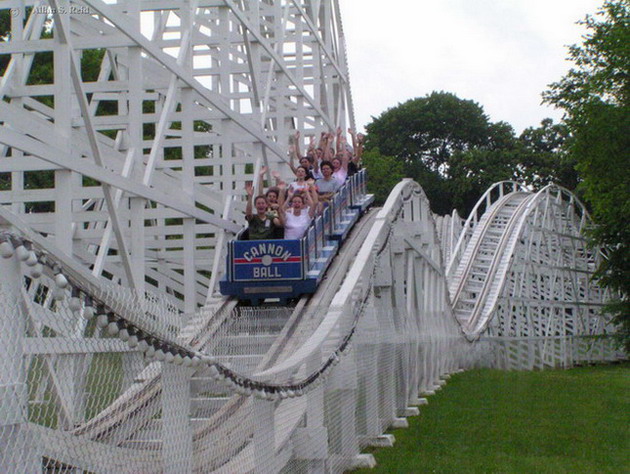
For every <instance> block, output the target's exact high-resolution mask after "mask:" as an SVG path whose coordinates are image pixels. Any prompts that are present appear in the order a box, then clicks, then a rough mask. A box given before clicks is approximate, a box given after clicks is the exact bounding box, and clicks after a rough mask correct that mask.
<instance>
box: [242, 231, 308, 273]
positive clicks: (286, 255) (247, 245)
mask: <svg viewBox="0 0 630 474" xmlns="http://www.w3.org/2000/svg"><path fill="white" fill-rule="evenodd" d="M232 258H233V259H232V264H233V267H232V271H233V275H234V281H253V280H256V281H261V280H262V281H274V280H300V279H302V278H303V277H304V273H303V272H304V270H303V252H302V243H301V242H300V241H299V240H255V241H247V240H237V241H234V242H233V247H232Z"/></svg>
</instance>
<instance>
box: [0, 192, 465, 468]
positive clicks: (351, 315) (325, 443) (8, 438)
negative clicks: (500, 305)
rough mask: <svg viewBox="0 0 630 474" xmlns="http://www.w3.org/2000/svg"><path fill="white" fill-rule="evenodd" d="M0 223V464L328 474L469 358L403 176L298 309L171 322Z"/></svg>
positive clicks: (379, 439) (223, 308)
mask: <svg viewBox="0 0 630 474" xmlns="http://www.w3.org/2000/svg"><path fill="white" fill-rule="evenodd" d="M0 214H1V217H2V223H3V226H2V229H3V232H4V233H3V234H2V238H1V239H0V240H3V244H1V246H0V251H2V255H3V258H1V259H0V264H1V265H2V271H3V273H6V274H9V273H11V274H13V275H15V276H16V278H12V279H9V280H3V281H2V282H0V290H1V293H2V297H1V298H0V303H1V304H2V307H1V308H0V309H1V310H2V314H3V315H4V316H5V317H4V318H3V320H2V321H3V323H2V329H3V330H2V331H1V334H2V337H3V341H2V343H3V346H2V347H3V353H6V354H5V357H3V359H2V363H0V368H1V369H2V370H1V372H0V374H1V375H2V385H1V387H0V395H1V396H2V406H3V408H4V409H5V410H6V411H4V412H3V417H2V419H1V421H2V424H1V425H0V438H2V443H0V446H2V448H0V466H2V468H3V469H9V470H26V471H35V470H38V469H39V468H40V467H39V466H43V467H44V468H47V469H54V468H61V467H64V466H65V467H70V466H72V467H75V468H79V469H86V470H90V471H94V472H111V471H114V470H116V471H120V472H161V471H166V472H192V471H195V472H212V471H217V472H253V471H255V472H265V473H267V472H279V471H281V470H283V469H286V470H289V471H290V472H301V471H308V470H319V471H321V470H326V471H330V472H342V471H343V470H345V469H348V468H351V467H353V466H356V465H361V464H369V463H370V462H372V460H371V457H370V456H366V455H361V454H360V450H361V449H362V448H365V447H367V446H371V445H381V446H384V445H391V443H392V438H391V436H387V435H382V433H383V432H384V430H385V429H387V428H388V427H390V426H405V425H406V421H405V419H404V417H405V416H409V415H413V414H417V409H416V408H415V405H419V404H422V403H426V401H425V399H422V398H420V397H419V395H420V394H431V393H433V391H434V390H436V389H437V388H439V387H440V386H441V385H442V384H443V383H444V380H443V379H444V377H447V376H448V374H449V373H451V372H453V371H456V370H459V369H461V368H464V367H467V366H469V365H470V364H471V363H472V361H473V359H474V358H475V356H474V355H473V354H474V351H472V350H470V345H469V343H468V342H467V341H466V340H465V338H464V337H463V334H462V332H461V329H460V328H459V326H458V324H457V322H456V320H455V318H454V317H453V316H452V313H451V309H450V304H449V300H448V293H447V285H446V280H445V278H444V273H443V270H442V267H443V265H442V261H441V252H440V245H439V242H438V240H437V233H436V229H435V226H434V224H433V220H432V217H431V213H430V210H429V206H428V203H427V201H426V197H425V196H424V194H423V193H422V191H421V189H420V187H419V186H418V185H417V184H416V183H413V182H412V181H404V182H402V183H400V184H399V185H398V186H397V187H396V189H395V190H394V191H393V193H392V195H391V196H390V198H389V200H388V202H387V204H386V206H385V207H384V208H383V209H382V210H381V211H379V212H378V213H377V212H371V213H370V214H369V215H368V216H366V217H365V218H364V219H363V220H362V221H361V222H360V223H359V224H357V227H356V228H355V230H354V231H353V234H352V236H351V238H350V240H349V241H348V242H347V243H346V245H345V246H344V248H343V250H342V252H341V253H340V255H339V256H338V257H337V259H336V260H335V264H334V266H333V267H332V268H331V269H329V272H328V278H327V280H326V282H325V283H324V286H323V287H322V289H321V291H319V292H318V293H317V294H315V295H314V296H313V297H312V298H311V299H310V300H307V299H303V300H302V301H300V302H299V303H298V304H297V305H296V306H295V307H294V308H269V309H265V308H258V309H256V308H251V309H247V308H235V304H234V303H235V302H233V301H231V300H224V301H222V302H217V303H216V304H215V305H213V306H207V307H206V308H205V309H204V310H202V311H199V312H197V313H196V314H195V316H194V317H193V318H191V320H190V321H189V322H188V323H187V324H185V325H184V326H182V325H181V320H180V319H178V318H177V311H176V310H175V308H174V307H172V306H169V305H168V304H167V302H166V301H160V300H159V299H157V300H154V301H147V300H145V299H144V298H142V297H138V296H137V293H133V292H131V291H130V290H127V291H123V290H122V289H121V288H120V287H114V286H112V285H111V284H109V285H106V284H104V283H102V282H101V281H99V280H98V279H96V278H95V277H93V276H91V275H90V274H89V272H87V271H86V269H85V268H83V267H82V266H81V265H79V264H77V263H76V262H74V260H73V259H72V258H70V256H67V255H65V254H64V253H63V252H62V251H61V250H60V249H59V248H58V247H56V246H55V245H54V244H52V242H51V240H50V239H45V238H43V237H41V236H39V235H38V234H36V233H34V232H32V231H31V230H29V228H28V225H27V224H26V223H24V222H23V221H21V219H20V218H19V217H17V216H15V215H13V214H11V213H9V212H7V211H5V210H2V209H0ZM7 239H8V240H7ZM9 247H12V248H14V250H12V251H7V249H8V248H9ZM37 261H39V262H40V263H36V262H37ZM42 263H43V266H42V268H39V269H38V265H42ZM40 274H41V275H40ZM22 275H23V276H22ZM59 275H64V278H62V280H63V279H65V280H67V281H68V282H69V284H68V285H67V286H66V285H65V284H64V285H63V286H64V288H63V289H62V288H61V286H60V278H61V277H60V276H59ZM63 295H65V296H66V298H63V299H60V298H61V296H63ZM77 296H78V297H80V298H82V299H84V301H85V303H80V302H79V301H78V300H75V298H76V297H77ZM88 298H89V304H91V305H93V307H95V308H96V312H97V313H98V314H100V316H98V317H96V319H91V318H90V315H89V314H87V311H88V309H89V307H88ZM77 303H79V304H77ZM86 318H87V319H86ZM112 329H114V330H112ZM123 333H124V334H123ZM134 338H135V339H134ZM121 339H122V340H121ZM158 352H161V356H160V355H159V354H158ZM165 353H166V354H167V357H164V354H165ZM169 354H170V357H168V355H169ZM173 355H174V357H173ZM178 358H179V359H178ZM169 362H170V363H169Z"/></svg>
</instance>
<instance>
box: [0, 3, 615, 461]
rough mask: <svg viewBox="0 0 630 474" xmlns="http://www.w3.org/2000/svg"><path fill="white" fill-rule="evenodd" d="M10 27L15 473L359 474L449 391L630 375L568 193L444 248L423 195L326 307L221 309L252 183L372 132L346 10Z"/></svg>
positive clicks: (31, 15)
mask: <svg viewBox="0 0 630 474" xmlns="http://www.w3.org/2000/svg"><path fill="white" fill-rule="evenodd" d="M25 4H28V7H27V8H25V7H24V5H25ZM31 5H32V8H31ZM0 13H2V14H4V15H6V18H10V21H9V23H10V25H11V34H10V35H9V37H7V38H8V41H3V42H2V43H0V45H1V51H0V52H1V53H2V54H3V55H6V56H3V57H6V58H8V62H7V63H6V68H5V70H4V71H3V76H2V80H1V82H0V99H2V100H0V200H1V202H2V203H3V204H2V206H0V354H1V355H2V357H0V471H2V472H39V471H42V470H45V471H50V472H53V471H54V472H56V471H60V472H61V471H65V470H68V471H69V470H83V471H89V472H118V473H125V472H129V473H139V472H142V473H145V472H146V473H148V472H151V473H154V472H177V473H180V472H200V473H206V472H224V473H234V472H261V473H270V472H312V471H315V472H343V471H344V470H347V469H350V468H353V467H356V466H361V465H363V466H369V465H371V464H373V458H371V456H370V455H365V454H361V451H362V450H363V449H364V448H366V447H369V446H386V445H391V443H392V437H391V436H388V435H384V434H383V433H384V432H385V431H386V430H387V429H388V428H389V427H392V426H396V427H402V426H405V425H406V417H407V416H413V415H415V414H417V413H418V408H417V406H419V405H422V404H424V403H426V402H427V400H426V398H424V397H425V396H427V395H431V394H433V393H435V391H436V390H439V388H440V387H441V386H442V385H444V383H446V380H447V379H448V377H449V374H451V373H453V372H456V371H459V370H464V369H467V368H470V367H473V366H481V365H484V366H494V367H497V366H498V367H506V368H517V369H529V368H543V367H551V366H553V367H555V366H570V365H572V364H575V363H581V362H593V361H606V360H615V359H617V358H619V357H621V355H620V354H618V353H617V352H615V350H614V347H613V344H612V339H611V338H610V337H609V336H610V334H611V332H612V328H611V327H610V324H609V321H608V320H607V319H606V317H605V316H602V315H600V309H601V306H602V305H603V304H604V303H605V302H606V301H607V300H608V298H609V297H610V296H611V295H609V294H608V293H607V292H606V291H605V290H602V289H601V288H599V287H597V285H595V284H594V283H593V281H592V280H591V276H592V274H593V272H594V270H595V268H596V267H597V265H598V262H599V261H600V259H601V258H603V257H602V255H601V254H600V253H599V252H597V251H595V250H590V249H589V248H588V247H587V246H586V241H585V239H584V237H583V236H582V230H583V229H584V227H585V226H586V225H588V216H587V215H586V212H585V211H584V208H583V206H582V205H581V204H580V203H579V202H578V201H577V200H576V199H575V198H574V197H573V196H572V195H571V194H570V193H568V192H566V191H565V190H563V189H561V188H558V187H555V186H549V187H547V188H544V189H543V190H541V191H539V192H538V193H533V192H531V191H530V190H528V189H525V188H524V187H522V186H521V185H519V184H518V183H507V182H506V183H497V184H496V185H494V186H492V187H491V188H490V189H489V190H488V191H487V192H486V194H484V196H483V197H482V199H481V200H480V201H479V203H478V204H477V206H475V209H474V210H473V212H472V213H471V215H470V217H468V219H466V220H465V221H464V222H462V220H461V219H459V218H458V217H457V215H456V214H453V215H452V216H450V217H449V218H448V219H447V218H439V219H437V224H438V225H437V226H436V220H435V218H434V216H433V215H432V214H431V212H430V208H429V203H428V202H427V199H426V196H425V195H424V192H423V191H422V189H421V188H420V186H419V185H418V184H417V183H414V182H413V181H411V180H404V181H403V182H401V183H399V184H398V185H397V186H396V187H395V189H394V190H393V191H392V193H391V195H390V196H389V198H388V200H387V202H386V204H385V205H384V207H383V208H382V209H378V210H376V209H375V210H371V211H369V212H367V213H366V214H365V215H364V217H363V218H362V219H361V220H359V221H358V222H357V223H356V224H355V226H354V228H353V229H352V231H351V233H350V234H349V235H348V237H347V240H346V242H345V243H344V245H343V246H342V247H341V249H340V252H339V254H338V255H336V256H335V258H334V259H333V260H332V262H331V264H330V266H329V267H328V269H327V271H326V274H325V276H324V277H323V278H322V280H321V283H320V286H319V287H318V290H317V292H316V293H315V294H314V295H313V296H311V297H308V298H307V297H303V298H301V299H299V300H298V301H297V302H294V303H292V304H290V305H286V306H278V305H275V306H274V305H263V306H260V307H247V306H243V305H240V304H239V303H238V302H237V301H236V300H234V299H229V298H220V297H218V296H217V295H216V293H215V288H216V284H217V281H218V277H219V276H220V273H221V269H222V265H223V262H224V258H223V254H222V253H221V252H222V250H223V249H224V248H225V246H226V245H225V244H226V242H227V240H229V238H230V236H231V235H233V234H234V233H235V232H237V231H238V230H240V224H241V223H242V214H243V210H244V209H245V204H244V201H243V200H242V196H241V195H242V194H243V193H242V192H241V190H242V189H243V187H244V185H245V183H246V182H249V181H252V180H254V178H255V177H256V176H258V175H259V174H261V173H260V172H261V170H264V169H265V168H263V167H265V166H266V167H267V168H268V169H267V175H269V170H270V169H274V170H279V171H280V172H281V174H284V175H285V177H287V175H288V171H287V169H288V167H287V166H285V165H286V154H285V152H284V150H283V149H282V147H283V146H284V144H286V143H288V142H289V141H290V137H295V136H296V131H298V130H301V131H303V133H304V135H305V136H303V137H302V140H303V141H305V140H307V139H308V138H310V137H316V136H319V135H320V133H321V132H328V131H331V130H334V129H335V127H337V126H341V127H342V128H346V127H352V128H354V117H353V110H352V109H353V107H352V94H351V91H350V83H349V78H348V77H349V76H348V67H347V60H346V53H345V45H344V37H343V27H342V23H341V15H340V7H339V2H338V1H336V0H321V1H320V0H304V1H300V2H296V1H293V2H286V1H279V0H266V1H263V2H245V1H234V0H224V1H218V2H217V1H214V0H211V1H207V0H179V1H169V2H165V1H155V0H111V1H110V0H107V1H102V0H81V1H75V0H36V1H29V2H22V1H12V0H8V1H5V2H3V3H1V4H0ZM46 57H50V58H52V59H51V61H53V65H54V67H53V68H50V70H49V71H48V72H46V71H42V70H38V69H37V67H38V64H39V63H40V60H41V59H42V58H46ZM3 64H4V63H3ZM89 64H96V65H97V68H96V71H91V72H90V68H89V67H88V66H89ZM263 174H264V173H263ZM266 178H267V179H268V180H269V178H270V176H266ZM5 203H6V204H5Z"/></svg>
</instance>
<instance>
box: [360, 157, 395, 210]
mask: <svg viewBox="0 0 630 474" xmlns="http://www.w3.org/2000/svg"><path fill="white" fill-rule="evenodd" d="M362 162H363V165H364V166H365V167H366V168H367V170H368V173H369V179H368V183H367V185H368V192H369V193H371V194H374V203H375V204H376V205H383V204H384V203H385V201H386V200H387V196H389V193H390V191H391V190H392V188H393V187H394V186H396V184H398V182H399V181H400V180H401V179H403V178H404V176H405V174H404V172H403V164H402V163H401V161H400V160H397V159H396V158H394V157H391V156H383V155H381V154H380V152H379V150H378V148H377V149H374V150H370V151H367V152H365V153H364V154H363V156H362Z"/></svg>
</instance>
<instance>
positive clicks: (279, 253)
mask: <svg viewBox="0 0 630 474" xmlns="http://www.w3.org/2000/svg"><path fill="white" fill-rule="evenodd" d="M366 184H367V174H366V170H361V171H359V172H358V173H356V174H354V175H352V176H351V177H349V178H348V180H347V181H346V183H345V184H344V185H343V186H342V187H341V188H340V189H339V190H338V191H337V192H336V193H335V195H334V197H333V198H332V200H331V202H330V204H329V205H328V206H327V207H326V208H325V209H324V211H323V213H322V214H321V215H320V216H317V217H316V218H315V219H314V220H313V222H312V223H311V225H310V227H309V228H308V230H307V231H306V234H305V236H304V237H302V238H301V239H299V240H281V239H276V240H244V238H245V236H246V234H247V230H246V229H244V230H243V231H241V232H240V233H239V235H238V238H237V239H235V240H231V241H230V242H229V243H228V253H227V271H226V272H225V276H224V278H223V279H222V280H221V281H220V282H219V288H220V290H221V294H222V295H226V296H235V297H236V298H238V299H239V301H243V302H249V303H250V304H252V305H259V304H261V303H262V302H264V301H265V300H266V299H271V298H273V299H279V300H280V302H281V304H284V303H286V301H287V300H289V299H291V298H298V297H300V296H301V295H304V294H311V293H315V291H316V290H317V286H318V285H319V283H320V282H321V280H322V278H323V277H324V274H325V272H326V269H327V268H328V266H329V265H330V262H331V261H332V259H333V258H334V257H335V255H336V254H337V251H338V250H339V248H340V246H341V245H342V244H343V242H344V240H345V239H346V237H347V236H348V233H349V232H350V230H351V229H352V227H353V226H354V224H355V223H356V222H357V220H358V219H359V217H360V216H361V215H362V214H363V213H364V212H365V210H366V209H367V208H368V206H369V205H370V204H372V202H373V201H374V196H373V195H371V194H367V193H366Z"/></svg>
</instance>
